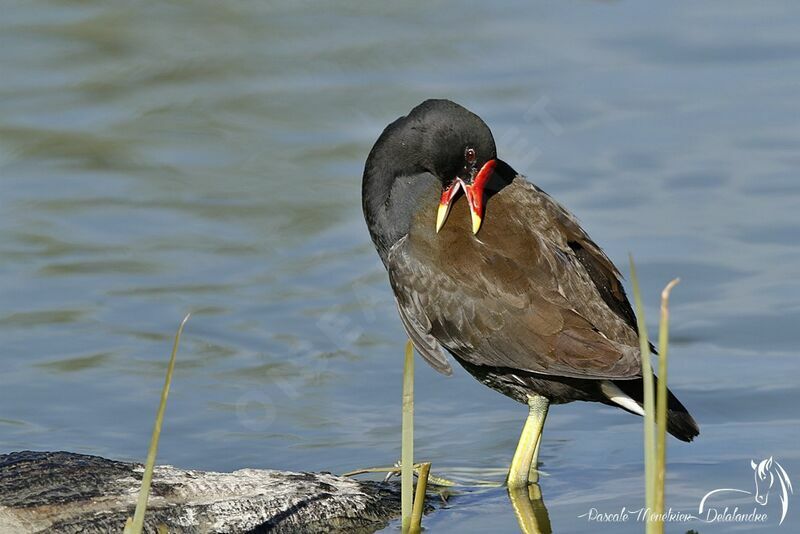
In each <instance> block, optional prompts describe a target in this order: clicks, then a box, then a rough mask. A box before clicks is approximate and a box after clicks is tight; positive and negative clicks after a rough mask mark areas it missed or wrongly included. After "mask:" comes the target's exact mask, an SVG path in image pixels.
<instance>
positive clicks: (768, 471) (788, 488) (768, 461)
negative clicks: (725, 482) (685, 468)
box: [698, 456, 794, 524]
mask: <svg viewBox="0 0 800 534" xmlns="http://www.w3.org/2000/svg"><path fill="white" fill-rule="evenodd" d="M750 467H752V468H753V476H754V477H755V482H756V491H755V492H750V491H746V490H740V489H735V488H719V489H715V490H713V491H709V492H708V493H706V494H705V496H704V497H703V499H702V500H701V501H700V507H699V508H698V511H699V512H700V513H701V514H702V513H703V510H704V509H705V506H706V500H707V499H708V498H709V497H711V496H712V495H714V494H715V493H721V492H733V493H745V494H747V495H753V497H754V499H755V501H756V503H757V504H759V505H761V506H766V504H767V502H768V501H769V493H770V491H771V490H772V489H773V486H775V482H776V481H777V482H778V485H779V486H780V495H778V498H779V499H780V501H781V521H780V524H783V520H784V519H785V518H786V512H788V511H789V494H790V493H794V489H792V481H791V480H789V475H788V474H786V470H785V469H784V468H783V467H781V464H779V463H778V462H777V460H774V459H773V458H772V456H770V457H769V458H765V459H764V460H761V461H760V462H758V463H756V462H755V460H750Z"/></svg>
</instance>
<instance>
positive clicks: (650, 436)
mask: <svg viewBox="0 0 800 534" xmlns="http://www.w3.org/2000/svg"><path fill="white" fill-rule="evenodd" d="M630 264H631V285H632V286H633V300H634V304H635V306H636V324H637V325H638V327H639V350H640V352H641V355H642V357H641V359H642V382H643V383H644V478H645V507H646V508H647V510H648V512H649V513H648V515H647V528H646V531H647V533H648V534H650V533H652V532H656V531H655V530H654V528H655V523H653V521H651V517H652V516H651V514H652V512H653V510H654V504H655V488H656V448H655V426H654V425H655V416H654V415H655V406H654V404H655V398H654V395H653V369H652V367H651V365H650V339H649V337H648V335H647V322H646V321H645V316H644V306H643V305H642V294H641V291H640V290H639V279H638V277H637V276H636V265H635V264H634V262H633V256H630Z"/></svg>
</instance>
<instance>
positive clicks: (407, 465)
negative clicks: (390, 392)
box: [400, 340, 414, 533]
mask: <svg viewBox="0 0 800 534" xmlns="http://www.w3.org/2000/svg"><path fill="white" fill-rule="evenodd" d="M402 434H403V437H402V444H401V452H400V481H401V482H400V483H401V487H400V507H401V517H402V531H403V533H406V532H408V531H409V528H410V527H411V513H412V507H413V502H414V345H413V344H412V343H411V340H408V341H407V342H406V354H405V361H404V364H403V429H402Z"/></svg>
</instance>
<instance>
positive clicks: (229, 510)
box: [0, 451, 400, 534]
mask: <svg viewBox="0 0 800 534" xmlns="http://www.w3.org/2000/svg"><path fill="white" fill-rule="evenodd" d="M143 471H144V468H143V466H142V465H141V464H135V463H126V462H116V461H113V460H107V459H105V458H100V457H97V456H87V455H83V454H73V453H68V452H31V451H23V452H14V453H11V454H5V455H0V533H3V534H5V533H6V532H9V533H11V532H13V533H26V532H58V533H68V532H69V533H72V532H82V533H106V532H121V531H122V528H123V526H124V524H125V520H126V518H127V517H129V516H133V511H134V508H135V505H136V498H137V495H138V490H139V485H140V483H141V479H142V473H143ZM399 514H400V495H399V491H398V486H397V485H395V484H380V483H376V482H359V481H356V480H352V479H349V478H344V477H340V476H336V475H332V474H330V473H293V472H287V471H272V470H259V469H242V470H239V471H234V472H232V473H213V472H204V471H187V470H183V469H176V468H174V467H169V466H162V467H156V469H155V473H154V476H153V484H152V489H151V493H150V501H149V505H148V509H147V514H146V520H145V530H146V531H147V532H153V533H155V532H157V530H158V527H159V526H160V525H165V526H166V528H167V530H168V531H169V532H170V533H173V532H181V533H189V532H191V533H195V532H197V533H200V532H202V533H216V532H220V533H221V532H231V533H240V532H241V533H243V532H253V533H255V532H281V533H282V532H291V533H302V532H309V533H316V532H374V531H375V530H378V529H380V528H383V527H384V526H386V525H387V523H388V521H389V520H390V519H391V518H393V517H397V516H399Z"/></svg>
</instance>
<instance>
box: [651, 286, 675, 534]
mask: <svg viewBox="0 0 800 534" xmlns="http://www.w3.org/2000/svg"><path fill="white" fill-rule="evenodd" d="M678 282H680V279H678V278H676V279H674V280H672V281H671V282H670V283H669V284H667V286H666V287H665V288H664V290H663V291H662V292H661V321H660V323H659V327H658V392H657V399H656V401H657V402H656V407H657V409H658V412H657V413H656V437H657V440H656V488H655V503H654V510H653V512H654V513H655V514H656V517H658V518H659V519H658V520H657V521H656V523H657V524H656V530H657V532H664V521H663V518H664V486H665V482H666V480H665V478H666V469H667V363H668V356H669V295H670V292H671V291H672V288H674V287H675V286H676V285H677V284H678Z"/></svg>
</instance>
